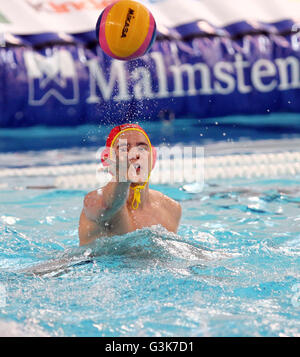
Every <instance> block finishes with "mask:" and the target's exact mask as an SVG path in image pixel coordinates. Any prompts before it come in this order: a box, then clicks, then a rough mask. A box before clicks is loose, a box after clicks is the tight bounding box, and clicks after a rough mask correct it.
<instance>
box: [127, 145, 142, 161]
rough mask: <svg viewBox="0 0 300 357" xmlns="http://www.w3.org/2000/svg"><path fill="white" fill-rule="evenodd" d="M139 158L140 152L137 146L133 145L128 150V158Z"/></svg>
mask: <svg viewBox="0 0 300 357" xmlns="http://www.w3.org/2000/svg"><path fill="white" fill-rule="evenodd" d="M139 158H140V153H139V150H138V148H137V147H133V148H131V149H130V150H129V152H128V160H138V159H139Z"/></svg>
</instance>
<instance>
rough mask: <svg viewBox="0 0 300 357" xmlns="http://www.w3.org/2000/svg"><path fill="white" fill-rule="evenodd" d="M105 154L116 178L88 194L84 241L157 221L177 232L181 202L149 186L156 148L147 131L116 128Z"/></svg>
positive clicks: (82, 229)
mask: <svg viewBox="0 0 300 357" xmlns="http://www.w3.org/2000/svg"><path fill="white" fill-rule="evenodd" d="M103 158H104V161H105V164H106V165H107V164H108V165H109V170H110V172H111V174H112V175H113V178H112V180H111V181H110V182H109V183H108V184H107V185H106V186H105V187H103V188H102V189H99V190H95V191H92V192H90V193H88V194H87V195H86V196H85V198H84V206H83V210H82V213H81V216H80V221H79V240H80V245H85V244H89V243H91V242H93V241H94V240H95V239H96V238H100V237H103V236H106V237H107V236H114V235H121V234H125V233H128V232H132V231H134V230H136V229H140V228H143V227H150V226H152V225H157V224H160V225H162V226H163V227H165V228H166V229H167V230H169V231H171V232H174V233H176V232H177V228H178V225H179V221H180V218H181V206H180V204H179V203H178V202H176V201H174V200H173V199H171V198H169V197H167V196H165V195H164V194H162V193H161V192H159V191H155V190H151V189H149V182H148V180H149V177H150V173H151V170H152V168H153V166H154V164H155V148H153V147H152V145H151V142H150V140H149V137H148V135H147V134H146V132H145V131H144V130H143V129H142V128H141V127H140V126H139V125H137V124H124V125H120V126H117V127H115V128H113V129H112V130H111V132H110V134H109V136H108V138H107V141H106V154H105V155H104V156H102V159H103Z"/></svg>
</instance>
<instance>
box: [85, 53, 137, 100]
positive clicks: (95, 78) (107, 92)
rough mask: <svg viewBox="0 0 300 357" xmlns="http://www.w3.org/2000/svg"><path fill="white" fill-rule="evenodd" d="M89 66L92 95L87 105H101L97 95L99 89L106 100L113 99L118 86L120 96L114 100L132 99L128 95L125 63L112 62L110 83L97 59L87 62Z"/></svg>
mask: <svg viewBox="0 0 300 357" xmlns="http://www.w3.org/2000/svg"><path fill="white" fill-rule="evenodd" d="M87 66H88V68H89V72H90V76H89V77H90V78H89V79H90V95H89V97H88V98H87V100H86V101H87V103H100V101H101V99H100V98H99V96H97V94H96V88H97V87H98V88H99V89H100V91H101V94H102V97H103V99H104V100H110V99H111V96H112V93H113V89H114V87H115V86H116V85H117V86H118V88H119V91H118V95H116V96H114V97H113V100H115V101H124V100H129V99H130V98H131V96H130V95H129V93H128V87H127V80H126V71H125V67H124V63H123V62H121V61H117V60H114V61H112V64H111V68H110V73H109V80H108V81H107V80H106V79H105V77H104V74H103V71H102V68H101V66H100V65H99V62H98V59H97V58H93V59H91V60H89V61H87Z"/></svg>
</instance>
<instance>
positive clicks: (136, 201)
mask: <svg viewBox="0 0 300 357" xmlns="http://www.w3.org/2000/svg"><path fill="white" fill-rule="evenodd" d="M128 130H136V131H139V132H140V133H142V134H143V135H144V136H145V138H146V139H147V141H148V144H149V147H150V160H151V169H150V173H149V176H148V178H147V180H146V181H145V182H144V184H143V185H137V186H134V187H131V186H130V188H131V189H132V190H133V200H132V202H131V207H132V209H134V210H136V209H138V208H139V205H140V203H141V190H143V189H144V188H145V186H146V184H147V182H148V181H149V178H150V174H151V170H152V162H153V158H152V144H151V142H150V139H149V137H148V135H147V134H146V133H145V132H144V131H143V130H140V129H138V128H126V129H123V130H120V131H119V133H118V134H117V135H116V136H115V137H114V139H113V140H112V143H111V146H110V155H111V154H112V147H113V145H114V143H115V141H116V139H117V137H118V136H119V135H120V134H122V133H124V132H125V131H128Z"/></svg>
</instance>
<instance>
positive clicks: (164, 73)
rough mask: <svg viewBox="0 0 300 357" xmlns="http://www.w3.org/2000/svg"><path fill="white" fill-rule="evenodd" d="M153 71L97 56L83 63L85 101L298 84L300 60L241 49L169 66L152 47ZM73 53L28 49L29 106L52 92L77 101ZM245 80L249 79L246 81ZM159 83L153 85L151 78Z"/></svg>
mask: <svg viewBox="0 0 300 357" xmlns="http://www.w3.org/2000/svg"><path fill="white" fill-rule="evenodd" d="M149 58H150V59H151V60H152V61H153V64H154V66H153V67H152V70H151V71H152V72H151V71H150V69H149V68H148V67H145V66H139V67H135V68H134V69H133V70H132V71H130V70H129V68H128V67H126V62H124V61H118V60H112V62H111V66H110V68H108V70H107V73H105V72H104V69H103V68H102V67H101V64H100V63H99V59H98V58H93V59H90V60H88V61H87V62H86V66H87V69H88V74H89V92H88V96H87V98H86V102H87V103H88V104H96V103H101V101H109V100H113V101H129V100H131V99H132V98H135V99H137V100H144V99H152V98H155V99H159V98H168V97H183V96H197V95H212V94H220V95H229V94H231V93H233V92H234V91H237V92H238V93H241V94H247V93H250V92H252V91H253V90H256V91H258V92H262V93H266V92H271V91H272V90H276V89H277V90H280V91H283V90H290V89H297V88H300V61H299V59H298V58H297V57H295V56H289V57H286V58H276V59H274V61H271V60H269V59H262V58H260V59H258V60H257V61H254V62H253V63H251V64H250V62H248V61H246V60H244V59H243V56H242V55H241V54H236V55H235V56H234V58H233V61H231V62H230V61H219V62H216V63H215V64H214V65H213V66H208V65H207V64H206V63H202V62H201V63H200V62H198V63H193V64H189V63H183V64H181V63H177V64H176V65H175V64H172V65H169V66H167V65H166V63H165V62H164V59H163V54H162V53H160V52H152V53H151V55H149ZM74 61H75V60H74V59H73V58H72V55H71V53H69V52H68V51H66V50H64V49H61V50H57V51H56V52H54V53H53V54H52V56H49V55H47V56H43V55H41V54H38V53H34V52H33V51H26V52H25V54H24V62H25V67H26V70H27V75H28V85H29V90H28V91H29V105H34V106H38V105H43V104H45V102H46V101H47V100H48V99H49V98H50V97H55V98H56V99H57V100H58V101H59V102H61V103H62V104H65V105H72V104H77V103H79V83H78V76H77V73H76V69H75V68H76V67H75V63H74ZM152 76H155V77H156V78H152ZM246 78H247V79H248V81H247V80H246ZM154 79H155V80H156V83H157V84H158V86H157V88H156V89H154V87H153V84H152V83H153V80H154Z"/></svg>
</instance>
